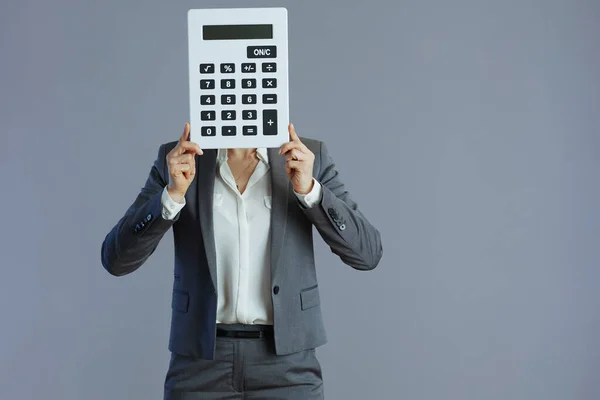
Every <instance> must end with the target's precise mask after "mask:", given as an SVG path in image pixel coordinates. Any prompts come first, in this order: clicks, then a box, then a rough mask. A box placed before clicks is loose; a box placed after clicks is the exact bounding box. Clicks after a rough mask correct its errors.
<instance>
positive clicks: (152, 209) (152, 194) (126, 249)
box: [101, 144, 179, 276]
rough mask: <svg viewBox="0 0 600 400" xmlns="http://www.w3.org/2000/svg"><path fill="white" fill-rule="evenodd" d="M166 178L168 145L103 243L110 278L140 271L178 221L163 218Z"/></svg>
mask: <svg viewBox="0 0 600 400" xmlns="http://www.w3.org/2000/svg"><path fill="white" fill-rule="evenodd" d="M167 176H168V170H167V165H166V144H163V145H161V146H160V148H159V150H158V156H157V158H156V161H154V164H153V165H152V168H151V169H150V173H149V175H148V178H147V179H146V183H145V185H144V187H143V188H142V189H141V191H140V193H139V194H138V195H137V198H136V199H135V201H134V202H133V204H131V205H130V206H129V208H128V209H127V211H126V212H125V215H124V216H123V217H122V218H121V219H120V220H119V221H118V222H117V224H116V225H115V226H114V227H113V228H112V229H111V231H110V232H109V233H108V235H106V238H105V239H104V242H103V243H102V249H101V259H102V265H103V266H104V268H105V269H106V270H107V271H108V272H109V273H110V274H111V275H115V276H122V275H126V274H129V273H131V272H133V271H135V270H136V269H138V268H139V267H140V266H141V265H142V264H143V263H144V262H145V261H146V260H147V259H148V258H149V257H150V256H151V255H152V253H154V251H155V250H156V247H157V246H158V243H159V242H160V240H161V239H162V237H163V236H164V234H165V233H166V232H167V231H168V230H169V228H170V227H171V226H172V225H173V224H174V223H175V222H176V221H177V220H178V219H179V214H177V215H176V216H175V218H174V219H173V220H166V219H164V218H163V217H162V204H161V195H162V191H163V189H164V188H165V186H166V185H167V182H168V181H167V178H166V177H167Z"/></svg>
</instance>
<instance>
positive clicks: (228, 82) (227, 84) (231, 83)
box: [221, 79, 235, 89]
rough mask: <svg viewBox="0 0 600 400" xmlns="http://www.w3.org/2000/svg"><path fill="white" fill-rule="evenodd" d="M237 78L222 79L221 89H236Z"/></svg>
mask: <svg viewBox="0 0 600 400" xmlns="http://www.w3.org/2000/svg"><path fill="white" fill-rule="evenodd" d="M234 88H235V79H221V89H234Z"/></svg>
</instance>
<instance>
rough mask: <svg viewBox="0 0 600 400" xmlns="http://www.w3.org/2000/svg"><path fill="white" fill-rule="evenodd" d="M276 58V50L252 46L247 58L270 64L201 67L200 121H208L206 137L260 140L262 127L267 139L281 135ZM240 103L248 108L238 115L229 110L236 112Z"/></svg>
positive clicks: (252, 63) (249, 47)
mask: <svg viewBox="0 0 600 400" xmlns="http://www.w3.org/2000/svg"><path fill="white" fill-rule="evenodd" d="M276 57H277V48H276V46H248V47H247V58H249V59H260V58H266V59H270V60H264V62H242V63H239V64H236V63H232V62H228V60H223V61H224V62H207V63H200V65H199V68H200V74H202V79H200V89H201V95H200V104H201V106H202V110H201V111H200V120H201V121H207V124H206V126H204V125H203V126H202V127H201V135H202V136H216V135H219V134H220V135H222V136H236V135H238V134H241V135H244V136H256V135H258V133H259V129H258V128H259V126H260V127H262V134H263V135H277V129H278V124H277V110H276V109H274V106H273V105H274V104H277V93H276V92H277V78H276V76H277V75H276V72H277V62H275V61H274V60H272V59H274V58H276ZM248 61H254V60H248ZM256 61H261V60H256ZM218 88H220V90H219V89H218ZM237 102H239V103H240V104H243V105H244V108H243V109H242V108H241V107H240V108H238V109H237V110H238V112H236V110H234V109H230V107H229V106H231V107H233V108H235V105H236V103H237ZM208 121H211V122H212V121H215V122H214V124H216V125H217V126H215V125H210V122H208Z"/></svg>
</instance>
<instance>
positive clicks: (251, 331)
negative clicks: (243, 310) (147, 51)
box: [217, 324, 273, 339]
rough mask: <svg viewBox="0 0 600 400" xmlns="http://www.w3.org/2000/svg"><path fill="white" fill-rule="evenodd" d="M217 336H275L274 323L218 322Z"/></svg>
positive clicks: (244, 337)
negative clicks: (243, 323)
mask: <svg viewBox="0 0 600 400" xmlns="http://www.w3.org/2000/svg"><path fill="white" fill-rule="evenodd" d="M217 336H218V337H229V338H238V339H261V338H264V337H269V336H273V325H242V324H217Z"/></svg>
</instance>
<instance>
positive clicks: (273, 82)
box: [262, 78, 277, 88]
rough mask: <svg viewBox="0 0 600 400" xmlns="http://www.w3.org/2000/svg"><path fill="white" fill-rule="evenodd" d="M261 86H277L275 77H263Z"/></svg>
mask: <svg viewBox="0 0 600 400" xmlns="http://www.w3.org/2000/svg"><path fill="white" fill-rule="evenodd" d="M262 87H263V88H276V87H277V79H275V78H265V79H263V80H262Z"/></svg>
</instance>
